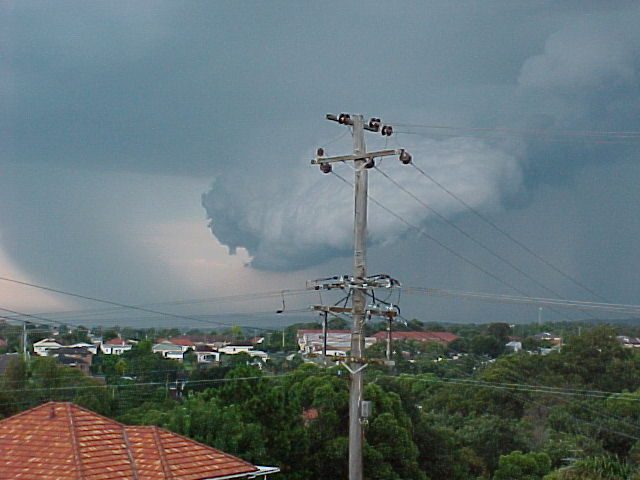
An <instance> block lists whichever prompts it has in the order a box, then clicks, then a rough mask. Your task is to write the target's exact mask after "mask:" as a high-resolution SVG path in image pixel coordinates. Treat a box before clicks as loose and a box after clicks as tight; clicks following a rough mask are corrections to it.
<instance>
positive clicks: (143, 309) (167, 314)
mask: <svg viewBox="0 0 640 480" xmlns="http://www.w3.org/2000/svg"><path fill="white" fill-rule="evenodd" d="M0 280H2V281H5V282H10V283H15V284H18V285H24V286H27V287H31V288H35V289H39V290H44V291H48V292H53V293H58V294H61V295H66V296H70V297H74V298H81V299H83V300H90V301H93V302H97V303H104V304H107V305H113V306H116V307H121V308H126V309H130V310H135V311H140V312H146V313H152V314H155V315H161V316H165V317H170V318H175V319H180V320H191V321H195V322H199V323H205V324H211V325H219V326H226V327H233V326H239V327H242V328H247V329H255V330H261V331H275V330H274V329H268V328H262V327H254V326H247V325H238V324H229V323H226V322H217V321H207V320H203V319H201V318H198V317H194V316H192V315H180V314H176V313H171V312H163V311H159V310H154V309H150V308H146V307H140V306H136V305H128V304H126V303H121V302H115V301H112V300H106V299H102V298H97V297H91V296H89V295H82V294H79V293H74V292H68V291H65V290H60V289H56V288H52V287H46V286H43V285H38V284H35V283H31V282H24V281H21V280H17V279H13V278H9V277H0ZM5 310H6V311H9V312H11V313H14V314H17V315H24V316H27V317H31V318H35V319H39V320H43V321H49V322H53V323H62V322H58V321H53V320H51V319H48V318H45V317H40V316H39V315H31V314H25V313H23V312H17V311H13V310H8V309H5ZM261 314H265V313H261ZM244 315H246V314H244Z"/></svg>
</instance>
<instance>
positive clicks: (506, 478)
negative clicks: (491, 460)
mask: <svg viewBox="0 0 640 480" xmlns="http://www.w3.org/2000/svg"><path fill="white" fill-rule="evenodd" d="M550 470H551V459H550V458H549V456H548V455H547V454H546V453H535V452H531V453H522V452H520V451H518V450H516V451H513V452H511V453H509V454H508V455H501V456H500V460H499V462H498V469H497V470H496V471H495V473H494V475H493V478H494V480H541V479H542V477H544V476H545V475H546V474H547V473H549V471H550Z"/></svg>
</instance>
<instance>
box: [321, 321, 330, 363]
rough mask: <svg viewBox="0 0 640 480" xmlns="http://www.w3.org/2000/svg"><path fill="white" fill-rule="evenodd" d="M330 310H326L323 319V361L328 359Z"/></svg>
mask: <svg viewBox="0 0 640 480" xmlns="http://www.w3.org/2000/svg"><path fill="white" fill-rule="evenodd" d="M328 315H329V312H324V318H323V319H322V361H323V362H324V361H326V360H327V316H328Z"/></svg>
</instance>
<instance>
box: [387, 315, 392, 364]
mask: <svg viewBox="0 0 640 480" xmlns="http://www.w3.org/2000/svg"><path fill="white" fill-rule="evenodd" d="M392 321H393V319H392V318H389V319H387V361H388V362H390V361H391V335H392V334H391V322H392Z"/></svg>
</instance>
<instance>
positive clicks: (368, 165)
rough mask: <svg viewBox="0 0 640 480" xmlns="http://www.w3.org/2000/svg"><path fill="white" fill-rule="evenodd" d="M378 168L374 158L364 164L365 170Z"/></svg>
mask: <svg viewBox="0 0 640 480" xmlns="http://www.w3.org/2000/svg"><path fill="white" fill-rule="evenodd" d="M375 166H376V162H375V160H374V159H373V158H370V159H368V160H367V162H366V163H365V164H364V168H373V167H375Z"/></svg>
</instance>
